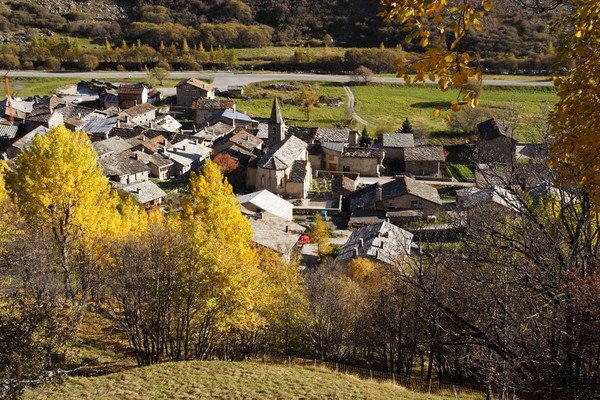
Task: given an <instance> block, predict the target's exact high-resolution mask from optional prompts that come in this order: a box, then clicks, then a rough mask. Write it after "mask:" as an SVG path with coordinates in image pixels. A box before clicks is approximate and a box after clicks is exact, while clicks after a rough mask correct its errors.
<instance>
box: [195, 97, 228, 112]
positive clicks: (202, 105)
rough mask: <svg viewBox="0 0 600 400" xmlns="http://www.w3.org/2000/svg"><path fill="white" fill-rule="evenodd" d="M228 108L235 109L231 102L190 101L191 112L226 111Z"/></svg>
mask: <svg viewBox="0 0 600 400" xmlns="http://www.w3.org/2000/svg"><path fill="white" fill-rule="evenodd" d="M228 108H230V109H234V108H235V102H234V101H233V100H216V99H195V100H194V101H192V109H193V110H226V109H228Z"/></svg>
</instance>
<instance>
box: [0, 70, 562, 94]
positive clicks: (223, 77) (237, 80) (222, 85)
mask: <svg viewBox="0 0 600 400" xmlns="http://www.w3.org/2000/svg"><path fill="white" fill-rule="evenodd" d="M5 73H6V71H0V74H1V75H4V74H5ZM9 76H14V77H38V78H44V77H47V78H81V79H92V78H95V79H117V80H118V79H122V78H140V79H143V78H146V77H147V74H146V73H145V72H117V71H94V72H43V71H10V74H9ZM169 77H170V78H175V79H184V78H190V77H193V78H200V79H211V80H212V82H213V86H214V87H215V88H217V89H219V90H227V87H228V86H233V85H247V84H249V83H254V82H263V81H292V80H298V81H325V82H340V83H347V82H350V81H352V80H353V77H352V76H351V75H322V74H307V73H251V74H250V73H235V72H212V71H184V72H181V71H173V72H171V73H170V74H169ZM373 82H383V83H403V82H404V81H403V80H402V79H401V78H388V77H374V78H373ZM483 84H484V85H485V86H509V85H510V86H552V83H551V82H550V81H532V80H508V79H507V80H502V79H498V80H496V79H484V80H483Z"/></svg>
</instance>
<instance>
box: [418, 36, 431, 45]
mask: <svg viewBox="0 0 600 400" xmlns="http://www.w3.org/2000/svg"><path fill="white" fill-rule="evenodd" d="M420 44H421V47H427V45H428V44H429V39H428V38H426V37H424V38H422V39H421V43H420Z"/></svg>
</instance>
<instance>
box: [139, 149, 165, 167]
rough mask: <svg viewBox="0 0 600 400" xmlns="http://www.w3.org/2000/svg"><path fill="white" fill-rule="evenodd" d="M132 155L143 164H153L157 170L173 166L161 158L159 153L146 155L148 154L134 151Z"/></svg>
mask: <svg viewBox="0 0 600 400" xmlns="http://www.w3.org/2000/svg"><path fill="white" fill-rule="evenodd" d="M132 154H133V155H134V156H135V157H137V159H138V160H139V161H141V162H143V163H144V164H154V165H156V166H157V167H158V168H161V167H168V166H170V165H173V161H171V160H169V159H168V158H166V157H163V156H162V155H161V154H159V153H156V154H148V153H144V152H143V151H134V152H133V153H132Z"/></svg>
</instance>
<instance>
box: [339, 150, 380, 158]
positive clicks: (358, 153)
mask: <svg viewBox="0 0 600 400" xmlns="http://www.w3.org/2000/svg"><path fill="white" fill-rule="evenodd" d="M383 154H384V153H383V150H381V149H374V148H372V147H346V148H345V149H344V152H343V153H342V157H351V158H379V159H382V158H383Z"/></svg>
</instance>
